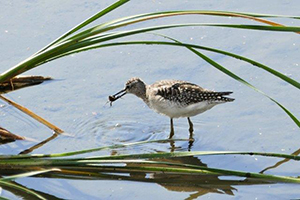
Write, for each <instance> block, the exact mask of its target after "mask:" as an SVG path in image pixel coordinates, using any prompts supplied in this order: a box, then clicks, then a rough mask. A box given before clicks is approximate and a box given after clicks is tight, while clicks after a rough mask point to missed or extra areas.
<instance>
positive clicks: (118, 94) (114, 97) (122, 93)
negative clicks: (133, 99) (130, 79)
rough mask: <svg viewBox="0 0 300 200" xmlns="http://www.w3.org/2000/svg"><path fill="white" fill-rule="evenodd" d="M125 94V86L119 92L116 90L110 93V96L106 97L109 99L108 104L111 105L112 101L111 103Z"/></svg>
mask: <svg viewBox="0 0 300 200" xmlns="http://www.w3.org/2000/svg"><path fill="white" fill-rule="evenodd" d="M125 94H127V92H126V88H125V89H123V90H121V91H120V92H118V93H116V94H114V95H112V96H109V97H108V100H109V102H110V106H112V103H113V102H114V101H116V100H117V99H119V98H121V97H122V96H124V95H125Z"/></svg>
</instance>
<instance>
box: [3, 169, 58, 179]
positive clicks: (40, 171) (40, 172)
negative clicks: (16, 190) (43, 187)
mask: <svg viewBox="0 0 300 200" xmlns="http://www.w3.org/2000/svg"><path fill="white" fill-rule="evenodd" d="M53 171H60V170H59V169H57V168H53V169H45V170H38V171H32V172H26V173H22V174H17V175H12V176H6V177H4V178H0V181H13V180H15V179H17V178H25V177H29V176H35V175H38V174H44V173H47V172H53Z"/></svg>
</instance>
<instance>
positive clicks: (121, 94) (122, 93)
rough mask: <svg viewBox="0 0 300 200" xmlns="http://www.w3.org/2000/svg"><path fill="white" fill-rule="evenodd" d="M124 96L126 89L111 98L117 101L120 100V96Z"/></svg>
mask: <svg viewBox="0 0 300 200" xmlns="http://www.w3.org/2000/svg"><path fill="white" fill-rule="evenodd" d="M125 94H127V92H126V88H125V89H123V90H121V91H120V92H118V93H116V94H114V95H113V97H114V98H115V100H117V99H119V98H121V97H122V96H124V95H125ZM117 95H118V96H117Z"/></svg>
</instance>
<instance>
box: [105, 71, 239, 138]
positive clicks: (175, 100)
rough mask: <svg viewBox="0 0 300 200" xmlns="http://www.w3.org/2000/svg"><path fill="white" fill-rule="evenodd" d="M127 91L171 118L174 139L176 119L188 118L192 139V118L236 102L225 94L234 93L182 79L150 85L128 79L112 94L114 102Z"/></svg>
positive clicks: (134, 79) (111, 98)
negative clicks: (215, 89) (219, 105)
mask: <svg viewBox="0 0 300 200" xmlns="http://www.w3.org/2000/svg"><path fill="white" fill-rule="evenodd" d="M127 93H128V94H134V95H136V96H137V97H139V98H141V99H142V100H143V101H144V102H145V103H146V104H147V105H148V107H149V108H151V109H153V110H155V111H156V112H158V113H160V114H163V115H166V116H168V117H170V125H171V128H170V129H171V130H170V136H169V138H170V139H171V138H172V137H173V135H174V127H173V118H179V117H187V119H188V123H189V132H190V134H191V135H190V138H192V134H193V123H192V121H191V119H190V117H192V116H195V115H198V114H200V113H203V112H205V111H207V110H209V109H211V108H212V107H214V106H215V105H218V104H221V103H225V102H231V101H234V99H232V98H228V97H224V96H225V95H229V94H231V93H232V92H215V91H212V90H207V89H204V88H202V87H200V86H198V85H196V84H193V83H189V82H186V81H180V80H161V81H157V82H155V83H154V84H152V85H147V84H145V83H144V82H143V81H142V80H141V79H140V78H136V77H135V78H131V79H129V80H128V81H127V83H126V84H125V88H124V89H123V90H121V91H120V92H118V93H116V94H115V95H112V96H109V101H110V103H111V105H112V102H113V101H115V100H117V99H119V98H120V97H122V96H124V95H125V94H127Z"/></svg>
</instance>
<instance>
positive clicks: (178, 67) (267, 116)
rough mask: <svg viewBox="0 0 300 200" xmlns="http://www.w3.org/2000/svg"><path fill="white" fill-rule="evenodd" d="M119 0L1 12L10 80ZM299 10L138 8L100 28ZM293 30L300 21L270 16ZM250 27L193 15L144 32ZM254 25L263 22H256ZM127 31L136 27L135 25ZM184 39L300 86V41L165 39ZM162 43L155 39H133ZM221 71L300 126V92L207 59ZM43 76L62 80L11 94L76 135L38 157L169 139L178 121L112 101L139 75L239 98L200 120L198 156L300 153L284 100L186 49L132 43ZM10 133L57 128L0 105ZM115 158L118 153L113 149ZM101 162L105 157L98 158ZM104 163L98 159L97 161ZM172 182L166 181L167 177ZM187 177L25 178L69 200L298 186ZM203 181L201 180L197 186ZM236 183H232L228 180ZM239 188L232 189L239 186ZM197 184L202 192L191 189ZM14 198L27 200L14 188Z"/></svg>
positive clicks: (255, 165) (45, 133) (251, 167)
mask: <svg viewBox="0 0 300 200" xmlns="http://www.w3.org/2000/svg"><path fill="white" fill-rule="evenodd" d="M113 2H114V1H105V2H104V1H96V0H90V1H35V0H27V1H2V2H1V3H0V13H1V15H0V23H1V28H0V35H1V37H0V51H1V54H0V58H1V59H0V69H1V72H3V71H5V70H7V69H9V68H11V67H12V66H14V65H15V64H16V63H18V62H20V61H22V60H24V59H26V58H27V57H29V56H30V55H31V54H33V53H34V52H36V51H37V50H39V49H40V48H42V47H43V46H45V45H46V44H48V43H50V42H51V41H53V40H54V39H55V38H57V37H58V36H60V35H61V34H63V33H64V32H66V31H67V30H69V29H71V28H72V27H73V26H75V25H77V24H78V23H80V22H81V21H83V20H85V19H86V18H88V17H89V16H91V15H93V14H94V13H96V12H97V11H99V10H101V9H103V8H104V7H107V6H108V5H110V4H111V3H113ZM299 7H300V2H299V1H286V0H266V1H263V2H262V1H258V0H253V1H246V0H241V1H234V0H228V1H220V0H213V1H210V0H204V1H196V0H194V1H187V0H186V1H156V0H153V1H144V2H143V3H140V2H139V1H137V0H135V1H131V2H129V3H127V4H125V5H124V6H122V7H120V8H118V9H117V10H115V11H114V12H112V13H110V14H109V15H107V16H104V17H103V18H102V19H101V20H99V21H97V22H96V23H100V22H104V21H108V20H111V19H115V18H120V17H124V16H129V15H135V14H140V13H146V12H156V11H167V10H191V9H192V10H196V9H197V10H224V11H236V12H251V13H266V14H279V15H300V13H299ZM270 20H273V21H277V22H279V23H284V24H286V25H290V26H299V24H300V23H299V20H292V19H288V20H287V19H270ZM185 22H189V23H192V22H195V23H196V22H197V23H236V24H239V23H249V21H247V20H245V19H233V18H219V17H211V16H210V17H207V16H184V17H173V18H168V19H161V20H154V21H151V22H144V23H140V24H136V25H133V27H136V28H137V27H146V26H151V25H157V24H166V23H185ZM253 23H254V22H253ZM125 29H127V28H125ZM158 33H162V34H166V35H169V36H171V37H174V38H176V39H178V40H180V41H183V42H193V43H195V44H199V45H203V46H209V47H213V48H218V49H223V50H227V51H230V52H233V53H236V54H240V55H243V56H246V57H249V58H251V59H253V60H256V61H259V62H261V63H264V64H266V65H267V66H270V67H272V68H273V69H275V70H278V71H280V72H282V73H284V74H286V75H288V76H290V77H292V78H293V79H295V80H300V73H299V65H300V61H299V50H300V49H299V46H300V37H299V35H297V34H293V33H279V32H260V31H249V30H238V29H224V28H213V27H194V28H192V27H188V28H180V29H173V30H164V31H159V32H158ZM135 39H146V40H152V39H155V40H159V39H161V38H159V37H158V36H155V35H152V34H144V35H140V36H137V37H136V38H135V37H130V38H128V40H135ZM204 53H205V54H206V55H208V56H209V57H211V58H213V59H214V60H215V61H217V62H218V63H220V64H222V65H223V66H225V67H227V68H228V69H230V70H232V71H233V72H234V73H236V74H238V75H239V76H241V77H243V78H244V79H246V80H247V81H249V82H251V83H252V84H253V85H255V86H256V87H258V88H260V89H261V90H262V91H264V92H266V93H267V94H268V95H270V96H271V97H273V98H274V99H276V100H278V101H279V102H280V103H282V104H283V105H284V106H285V107H286V108H288V109H289V110H290V111H291V112H293V113H294V114H295V116H296V117H298V118H300V115H299V113H300V106H299V97H300V92H299V90H297V89H296V88H294V87H292V86H290V85H288V84H287V83H285V82H283V81H281V80H279V79H278V78H275V77H273V76H271V75H269V74H268V73H266V72H265V71H262V70H260V69H258V68H255V67H253V66H252V65H249V64H247V63H244V62H241V61H239V60H236V59H232V58H229V57H225V56H220V55H217V54H212V53H208V52H204ZM26 74H31V75H43V76H51V77H53V78H54V80H53V81H50V82H47V83H44V84H42V85H39V86H35V87H29V88H25V89H21V90H17V91H14V92H10V93H8V94H7V95H5V96H6V97H8V98H10V99H12V100H14V101H16V102H18V103H19V104H21V105H23V106H25V107H27V108H29V109H31V110H32V111H34V112H35V113H37V114H39V115H40V116H42V117H44V118H46V119H47V120H49V121H50V122H52V123H53V124H55V125H56V126H58V127H60V128H62V129H63V130H65V131H66V132H67V133H70V134H71V135H73V136H72V137H70V136H59V137H57V138H56V139H54V140H53V141H51V142H49V143H48V144H46V145H44V146H43V147H41V148H39V149H37V150H35V151H34V153H56V152H66V151H75V150H81V149H87V148H96V147H99V146H107V145H111V144H119V143H125V142H137V141H144V140H155V139H166V138H167V137H168V135H169V119H168V118H167V117H165V116H161V115H158V114H157V113H155V112H153V111H152V110H150V109H149V108H147V107H146V106H145V105H144V103H143V102H142V101H141V100H140V99H138V98H136V97H134V96H133V95H126V96H125V97H124V98H123V100H118V101H117V102H115V103H114V105H113V106H112V107H110V106H109V104H107V97H108V96H109V95H112V94H114V93H116V92H118V91H119V90H121V89H123V87H124V84H125V82H126V81H127V80H128V79H129V78H131V77H141V78H142V79H143V80H144V81H145V82H146V83H148V84H150V83H153V82H155V81H157V80H161V79H179V80H187V81H190V82H193V83H196V84H199V85H201V86H202V87H204V88H207V89H212V90H216V91H217V90H218V91H227V90H230V91H233V92H234V93H233V95H232V96H233V97H234V98H235V99H236V100H235V101H234V102H233V103H226V104H223V105H220V106H216V107H214V108H213V109H211V110H210V111H208V112H206V113H204V114H201V115H198V116H196V117H193V118H192V121H193V123H194V130H195V131H194V138H195V142H194V144H193V146H192V149H191V150H192V151H218V150H219V151H223V150H230V151H259V152H278V153H287V154H290V153H293V152H295V151H297V150H298V149H299V148H300V147H299V144H298V142H297V141H299V140H300V131H299V128H298V127H297V125H296V124H295V123H294V122H293V121H292V120H291V119H290V118H289V117H288V116H287V115H286V114H285V113H284V112H283V111H282V110H281V109H280V108H279V107H278V106H277V105H276V104H275V103H273V102H271V101H270V100H269V99H267V98H266V97H264V96H263V95H261V94H259V93H257V92H255V91H254V90H252V89H250V88H248V87H246V86H244V85H242V84H240V83H239V82H237V81H235V80H233V79H231V78H230V77H228V76H227V75H225V74H223V73H222V72H220V71H218V70H217V69H215V68H213V67H211V66H210V65H209V64H207V63H206V62H205V61H203V60H201V59H200V58H199V57H197V56H195V54H193V53H191V52H190V51H188V50H187V49H184V48H180V47H167V46H154V45H147V46H145V45H144V46H121V47H110V48H103V49H100V50H94V51H88V52H84V53H80V54H75V55H72V56H68V57H65V58H62V59H59V60H56V61H53V62H50V63H47V64H45V65H43V66H40V67H38V68H36V69H34V70H31V71H29V72H27V73H26ZM0 104H1V109H0V116H1V123H0V126H1V127H4V128H6V129H8V130H10V131H11V132H13V133H16V134H19V135H22V136H26V137H29V138H34V139H36V140H39V141H42V140H44V139H46V138H47V137H49V136H51V131H49V129H47V128H45V127H44V126H43V125H41V124H39V123H37V122H36V121H35V120H33V119H31V118H29V117H28V116H26V115H25V114H23V113H20V112H19V111H18V110H16V109H15V108H13V107H12V106H10V105H7V104H6V103H4V102H0ZM174 125H175V138H188V134H189V133H188V123H187V120H186V119H176V120H174ZM34 144H35V143H34V142H29V141H21V142H20V141H19V142H15V143H10V144H7V145H2V146H0V154H17V153H19V152H20V151H22V150H24V149H27V148H30V147H31V146H33V145H34ZM188 145H189V144H188V142H184V141H181V142H176V143H175V146H176V148H175V151H185V150H187V149H188ZM157 151H165V152H170V151H174V148H172V146H170V144H148V145H145V146H135V147H132V148H126V149H118V150H117V153H120V154H121V153H122V154H123V153H146V152H157ZM107 153H108V154H110V153H112V152H111V151H106V152H101V154H107ZM98 154H99V153H97V155H98ZM93 155H94V154H93ZM278 161H280V159H270V158H268V159H266V158H263V159H262V158H261V157H249V156H207V157H201V161H200V159H198V158H191V159H190V160H189V161H188V162H191V163H193V162H196V163H202V164H203V165H206V166H210V167H216V168H225V169H232V170H242V171H252V172H260V171H261V170H263V169H265V168H267V167H270V166H273V165H274V164H275V163H277V162H278ZM297 172H299V163H295V162H287V163H284V164H282V165H280V166H279V167H276V168H273V169H270V170H268V171H267V173H270V174H277V175H291V176H298V175H299V174H297ZM161 178H162V179H163V175H162V177H161ZM193 178H194V179H193V180H190V179H191V177H189V176H187V177H181V178H180V179H179V180H182V182H179V183H176V181H175V180H176V178H175V180H174V182H172V181H171V182H169V183H168V182H163V181H162V182H161V183H151V182H143V181H126V180H123V181H118V180H113V179H112V180H89V181H87V180H68V179H38V178H23V179H19V180H17V182H18V183H20V184H22V185H24V186H26V187H28V188H33V189H35V190H36V191H41V192H43V193H47V194H49V195H50V196H49V197H48V198H49V199H51V198H53V199H54V198H62V199H120V198H123V199H133V198H136V199H171V198H172V199H197V198H199V199H200V198H201V199H220V198H222V199H271V198H272V199H282V198H288V199H295V198H299V196H300V192H299V185H296V184H258V185H257V183H255V184H251V182H250V183H248V184H244V185H243V184H239V181H238V180H239V179H237V178H232V180H231V179H228V177H226V178H224V177H218V178H216V177H211V179H209V181H216V180H215V179H218V181H219V182H218V183H220V184H223V185H219V187H211V186H209V185H207V184H205V182H203V180H201V176H199V177H193ZM195 180H197V181H195ZM222 180H224V181H222ZM229 180H231V181H229ZM185 183H192V184H190V185H189V184H185ZM2 193H3V195H4V196H6V197H7V196H8V197H9V198H12V199H14V198H17V197H16V196H14V195H13V194H11V193H9V192H7V191H3V192H2Z"/></svg>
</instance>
